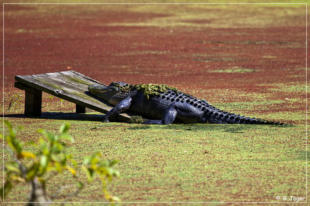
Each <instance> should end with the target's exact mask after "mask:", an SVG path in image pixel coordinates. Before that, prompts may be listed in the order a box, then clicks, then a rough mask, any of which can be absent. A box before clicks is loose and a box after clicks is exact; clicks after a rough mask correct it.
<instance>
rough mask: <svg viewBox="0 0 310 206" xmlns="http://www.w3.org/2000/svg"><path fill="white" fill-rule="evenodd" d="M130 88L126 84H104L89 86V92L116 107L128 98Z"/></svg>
mask: <svg viewBox="0 0 310 206" xmlns="http://www.w3.org/2000/svg"><path fill="white" fill-rule="evenodd" d="M129 88H130V87H129V84H127V83H125V82H112V83H111V84H110V85H109V86H105V85H102V84H93V85H89V86H88V91H89V92H90V93H91V94H92V95H94V96H96V97H98V98H100V99H102V100H104V101H106V102H108V103H109V104H112V105H116V104H117V103H119V102H120V101H121V100H123V99H124V98H126V97H127V96H128V94H129Z"/></svg>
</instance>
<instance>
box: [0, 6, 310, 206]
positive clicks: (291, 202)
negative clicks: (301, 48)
mask: <svg viewBox="0 0 310 206" xmlns="http://www.w3.org/2000/svg"><path fill="white" fill-rule="evenodd" d="M21 4H22V5H53V4H59V5H190V4H196V5H199V4H201V5H207V4H218V5H220V4H222V5H224V4H228V5H234V4H260V5H264V4H274V5H277V4H302V5H305V6H306V41H305V44H306V59H305V63H306V78H305V80H306V121H305V127H306V197H305V198H306V200H305V201H304V202H293V201H287V202H121V203H124V204H154V203H161V204H169V203H180V204H182V203H187V204H202V203H214V204H221V203H227V204H232V203H237V204H238V203H239V204H241V203H248V204H255V203H257V204H296V203H301V204H304V203H307V202H308V155H307V154H308V30H307V28H308V3H277V2H275V3H263V2H262V3H182V2H180V3H177V2H175V3H2V26H3V28H2V37H3V39H2V51H3V52H2V61H3V65H2V94H3V96H2V128H3V130H2V133H3V136H4V74H5V72H4V65H5V59H4V57H5V55H4V48H5V46H4V43H5V38H4V33H5V32H4V28H5V26H4V22H5V21H4V16H5V15H4V11H5V9H4V7H5V5H21ZM4 142H5V141H3V142H2V175H3V182H2V184H3V185H2V186H4V182H5V175H4V163H5V162H4V148H5V144H4ZM2 195H3V196H4V194H2ZM3 203H4V204H5V203H12V204H20V203H28V202H6V201H3ZM53 203H55V204H57V203H73V204H74V203H92V204H101V203H109V202H74V201H73V202H56V201H53Z"/></svg>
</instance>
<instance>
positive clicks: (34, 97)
mask: <svg viewBox="0 0 310 206" xmlns="http://www.w3.org/2000/svg"><path fill="white" fill-rule="evenodd" d="M41 108H42V91H40V90H38V89H33V88H31V89H26V90H25V116H28V117H33V116H40V115H41Z"/></svg>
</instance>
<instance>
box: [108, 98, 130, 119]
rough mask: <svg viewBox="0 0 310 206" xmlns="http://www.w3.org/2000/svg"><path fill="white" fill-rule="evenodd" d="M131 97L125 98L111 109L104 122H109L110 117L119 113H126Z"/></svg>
mask: <svg viewBox="0 0 310 206" xmlns="http://www.w3.org/2000/svg"><path fill="white" fill-rule="evenodd" d="M131 102H132V97H130V96H129V97H126V98H125V99H123V100H122V101H120V102H119V103H118V104H117V105H116V106H115V107H113V109H111V110H110V111H109V112H108V113H107V114H106V115H105V116H104V120H103V121H104V122H109V118H110V117H111V116H112V115H118V114H120V113H121V112H124V111H126V110H127V109H129V107H130V106H131Z"/></svg>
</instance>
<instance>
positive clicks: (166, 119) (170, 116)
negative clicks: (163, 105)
mask: <svg viewBox="0 0 310 206" xmlns="http://www.w3.org/2000/svg"><path fill="white" fill-rule="evenodd" d="M177 114H178V112H177V110H176V108H175V105H174V104H172V105H170V106H169V108H168V109H167V110H166V111H165V114H164V116H163V118H162V119H161V120H148V121H145V122H144V124H171V123H173V122H174V120H175V118H176V116H177Z"/></svg>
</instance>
